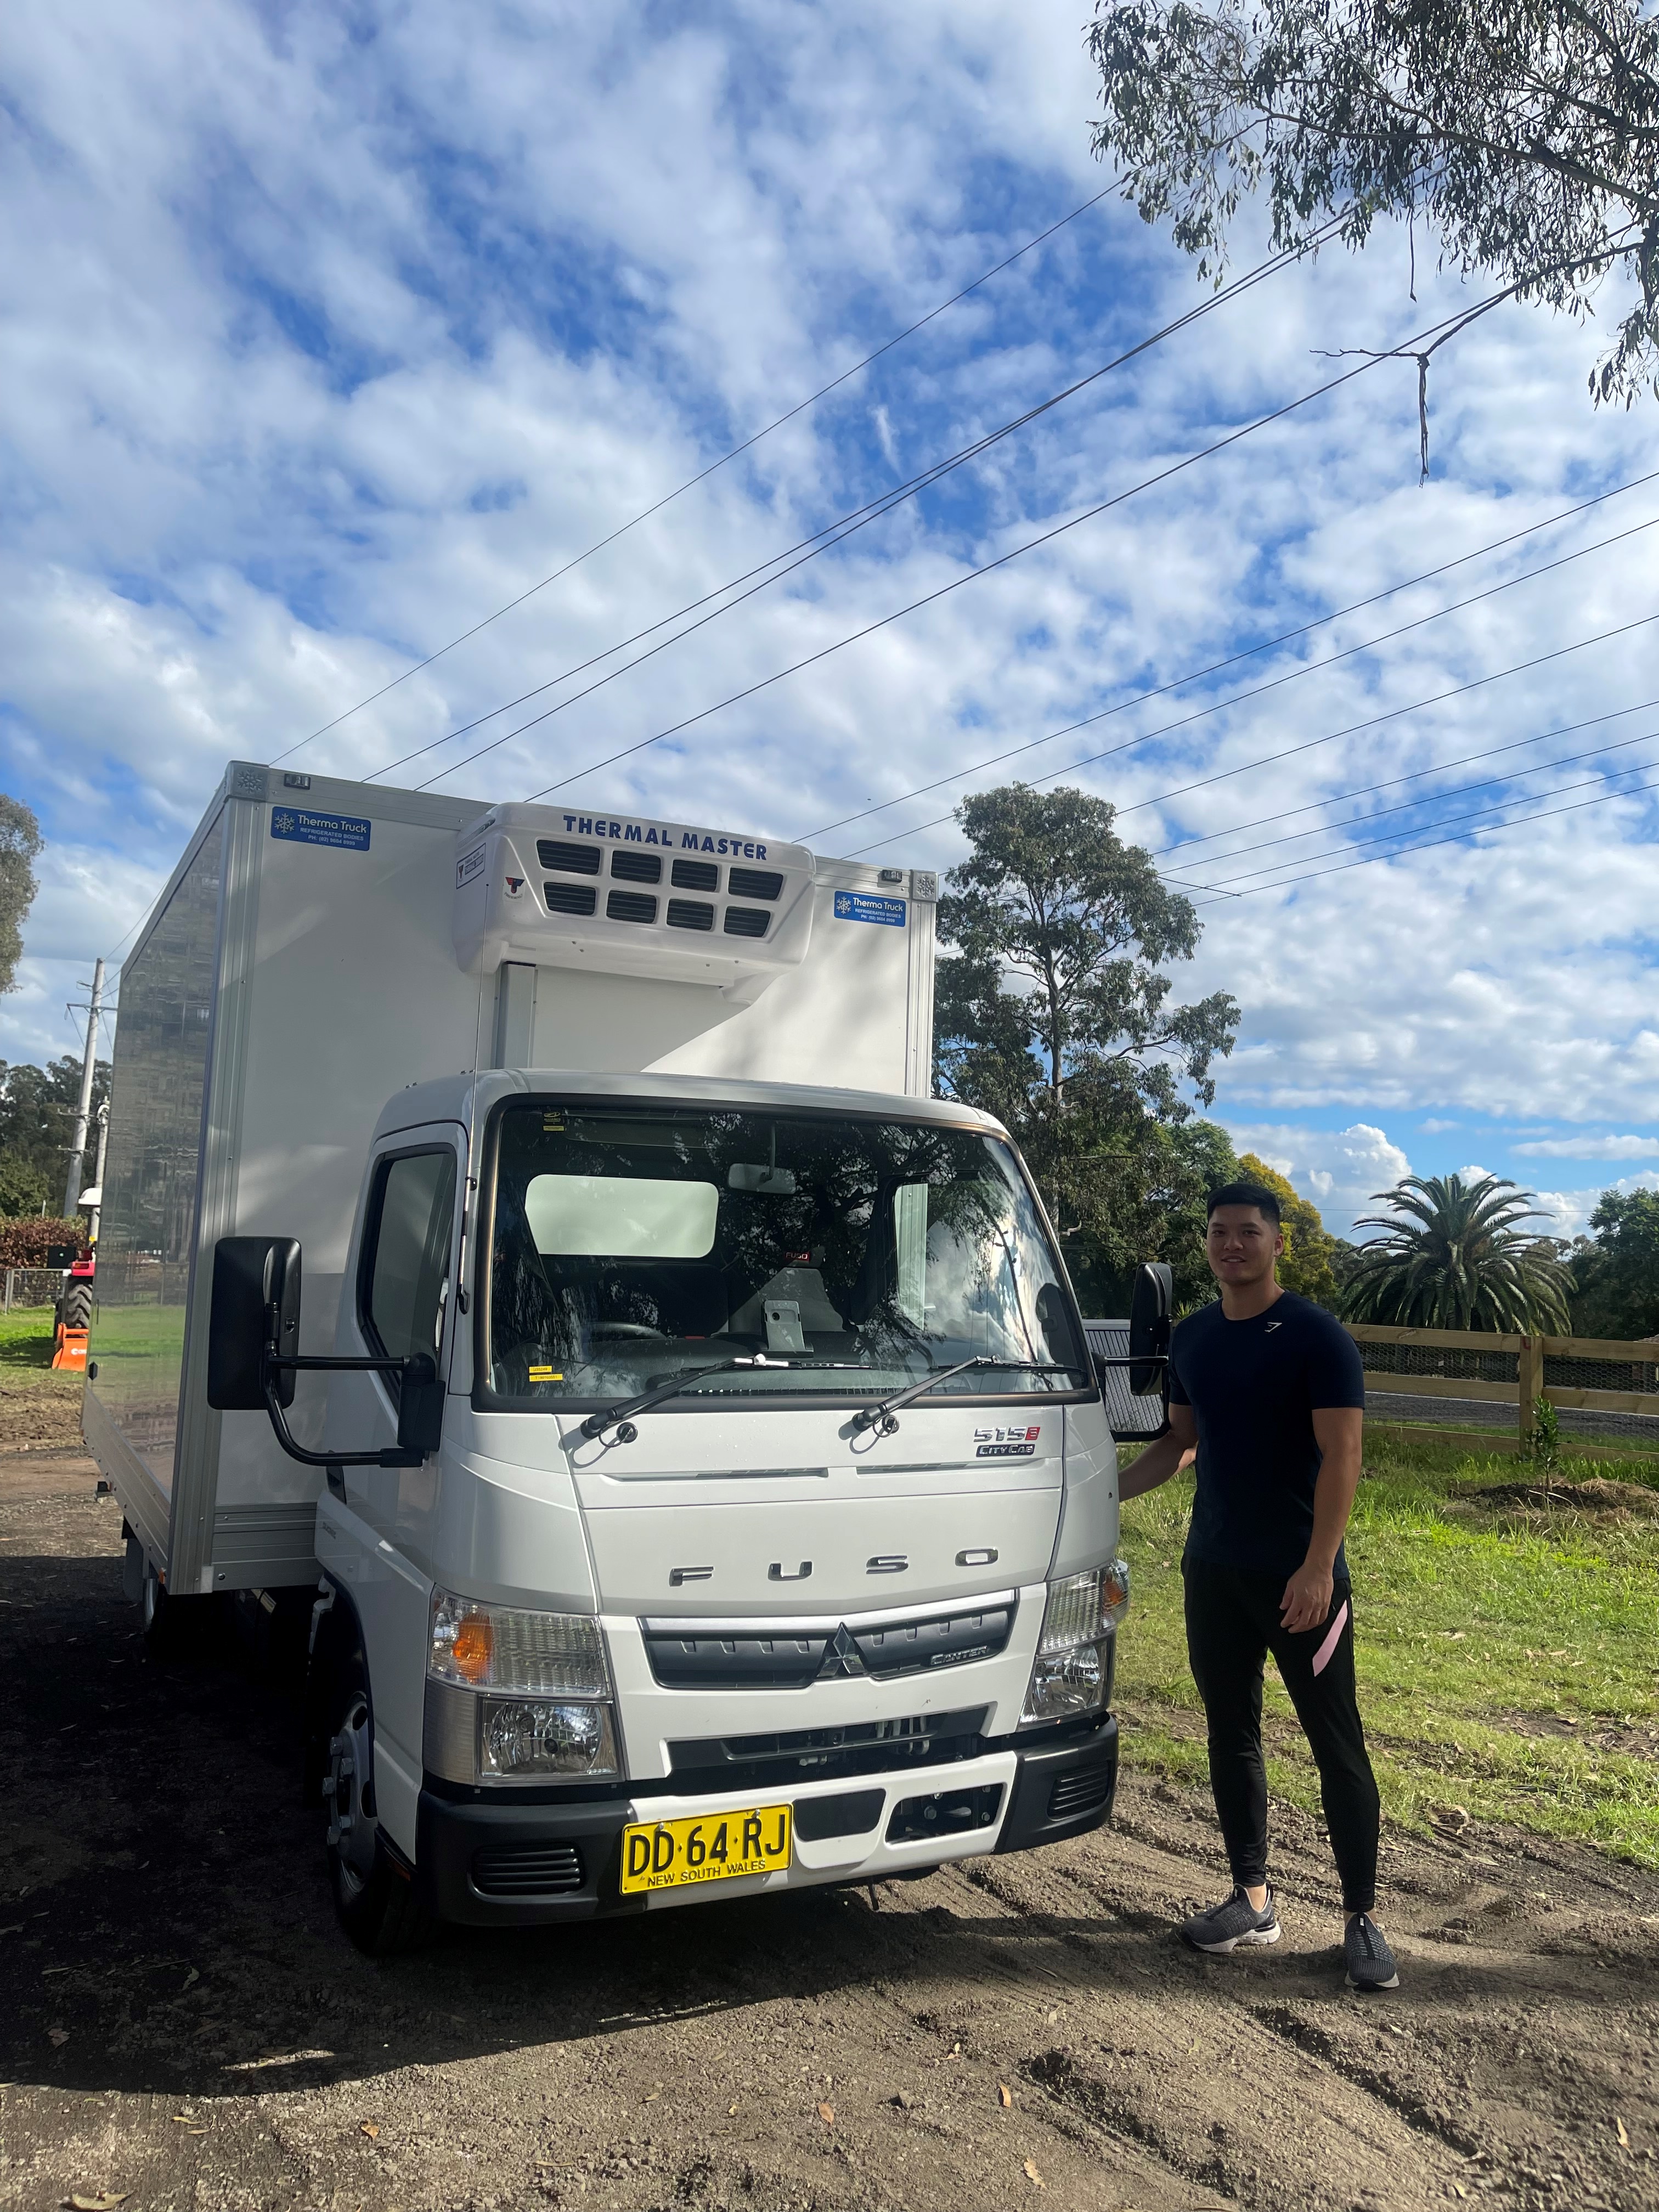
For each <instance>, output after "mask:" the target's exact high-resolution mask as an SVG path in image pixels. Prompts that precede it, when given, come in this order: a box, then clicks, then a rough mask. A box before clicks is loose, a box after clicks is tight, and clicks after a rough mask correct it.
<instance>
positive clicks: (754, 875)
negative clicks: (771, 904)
mask: <svg viewBox="0 0 1659 2212" xmlns="http://www.w3.org/2000/svg"><path fill="white" fill-rule="evenodd" d="M726 889H727V890H729V891H730V892H731V894H732V897H733V898H757V899H775V898H776V896H778V893H779V892H780V891H781V890H782V889H783V878H782V877H781V876H775V875H774V874H773V873H772V872H771V870H770V869H769V868H733V869H732V872H731V874H730V875H729V876H727V878H726Z"/></svg>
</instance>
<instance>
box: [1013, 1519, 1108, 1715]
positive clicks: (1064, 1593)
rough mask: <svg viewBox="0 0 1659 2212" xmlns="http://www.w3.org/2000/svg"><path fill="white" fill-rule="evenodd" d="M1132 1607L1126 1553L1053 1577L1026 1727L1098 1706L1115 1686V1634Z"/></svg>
mask: <svg viewBox="0 0 1659 2212" xmlns="http://www.w3.org/2000/svg"><path fill="white" fill-rule="evenodd" d="M1128 1609H1129V1570H1128V1568H1127V1565H1125V1564H1124V1562H1123V1561H1122V1560H1121V1559H1114V1560H1113V1561H1112V1562H1111V1564H1110V1565H1109V1566H1105V1567H1091V1569H1090V1571H1089V1572H1088V1573H1087V1574H1083V1575H1067V1576H1066V1579H1065V1580H1064V1582H1058V1583H1049V1585H1048V1603H1047V1605H1046V1606H1045V1607H1043V1613H1042V1635H1041V1636H1040V1637H1039V1638H1037V1650H1036V1659H1035V1661H1034V1662H1032V1667H1031V1683H1030V1688H1029V1689H1028V1690H1027V1691H1026V1692H1025V1710H1024V1712H1023V1713H1022V1714H1021V1716H1020V1724H1021V1726H1022V1727H1030V1726H1031V1725H1032V1724H1033V1723H1036V1722H1039V1721H1063V1720H1071V1719H1073V1718H1075V1717H1077V1716H1079V1715H1080V1714H1084V1713H1091V1712H1096V1711H1099V1709H1100V1708H1101V1707H1102V1706H1103V1705H1104V1704H1105V1702H1106V1700H1107V1698H1108V1697H1109V1695H1110V1692H1111V1683H1112V1649H1111V1647H1112V1638H1113V1635H1114V1632H1115V1630H1116V1626H1117V1624H1118V1622H1119V1621H1120V1620H1122V1618H1123V1616H1124V1614H1125V1613H1127V1611H1128Z"/></svg>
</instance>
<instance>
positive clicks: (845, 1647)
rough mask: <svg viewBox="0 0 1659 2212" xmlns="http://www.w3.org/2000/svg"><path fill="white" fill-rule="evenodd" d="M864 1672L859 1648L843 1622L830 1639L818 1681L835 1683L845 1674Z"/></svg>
mask: <svg viewBox="0 0 1659 2212" xmlns="http://www.w3.org/2000/svg"><path fill="white" fill-rule="evenodd" d="M863 1672H864V1661H863V1659H862V1658H861V1657H860V1655H859V1647H858V1645H857V1644H856V1643H854V1640H853V1638H852V1636H851V1635H850V1634H849V1633H848V1627H847V1623H846V1622H845V1621H842V1624H841V1626H840V1627H839V1628H837V1629H836V1632H835V1634H834V1635H833V1636H832V1637H831V1638H830V1639H829V1650H827V1651H826V1652H825V1653H824V1655H823V1666H822V1667H820V1668H818V1680H819V1681H820V1682H834V1681H837V1680H840V1678H841V1677H842V1675H843V1674H863Z"/></svg>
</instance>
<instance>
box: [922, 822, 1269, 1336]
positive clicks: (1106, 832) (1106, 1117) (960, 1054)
mask: <svg viewBox="0 0 1659 2212" xmlns="http://www.w3.org/2000/svg"><path fill="white" fill-rule="evenodd" d="M957 821H958V822H959V823H960V824H961V826H962V828H963V831H964V833H965V834H966V836H967V838H968V841H969V846H970V847H971V848H972V849H971V851H970V854H969V858H968V859H967V860H963V862H962V863H961V864H960V865H959V866H957V867H954V868H952V869H951V871H950V872H949V874H948V875H947V877H946V878H945V886H946V888H945V893H944V895H943V896H942V897H941V898H940V901H939V933H940V937H941V939H942V940H943V941H944V943H945V945H947V946H949V947H950V948H951V950H950V951H948V953H947V954H946V955H945V957H943V958H942V959H941V960H940V962H939V977H938V1000H937V1019H936V1035H937V1037H938V1040H939V1043H938V1052H937V1060H936V1080H937V1083H938V1087H939V1091H940V1092H941V1093H942V1094H943V1095H944V1096H946V1097H957V1098H960V1099H962V1100H963V1102H964V1103H968V1104H970V1105H975V1106H981V1107H983V1108H985V1109H987V1111H989V1112H991V1113H994V1114H995V1115H997V1116H998V1118H999V1119H1000V1121H1004V1122H1005V1123H1006V1125H1007V1127H1009V1128H1010V1129H1011V1130H1012V1132H1013V1133H1014V1135H1015V1136H1016V1138H1017V1139H1018V1141H1019V1143H1020V1146H1021V1147H1022V1149H1023V1150H1024V1152H1025V1155H1026V1158H1027V1159H1028V1160H1029V1161H1030V1165H1031V1168H1032V1171H1033V1173H1034V1174H1035V1175H1036V1178H1037V1182H1038V1184H1039V1187H1040V1188H1041V1189H1042V1194H1043V1198H1044V1200H1045V1202H1046V1203H1047V1204H1048V1208H1049V1211H1050V1212H1051V1214H1052V1216H1053V1218H1054V1223H1055V1225H1056V1227H1057V1228H1058V1229H1059V1231H1060V1235H1061V1237H1062V1240H1063V1241H1064V1242H1065V1243H1066V1248H1067V1256H1068V1259H1069V1260H1070V1261H1072V1263H1073V1272H1074V1273H1078V1274H1079V1276H1080V1277H1084V1276H1087V1275H1088V1274H1090V1273H1091V1272H1092V1273H1096V1274H1097V1275H1099V1276H1102V1277H1110V1276H1113V1275H1115V1274H1119V1273H1121V1271H1122V1270H1123V1269H1124V1267H1127V1265H1129V1264H1131V1263H1132V1262H1133V1261H1134V1260H1136V1259H1138V1258H1142V1257H1159V1256H1169V1257H1170V1258H1172V1259H1174V1258H1177V1257H1178V1258H1179V1259H1180V1260H1181V1261H1182V1267H1183V1269H1184V1268H1185V1267H1186V1266H1187V1262H1188V1261H1189V1260H1190V1259H1191V1257H1192V1255H1189V1254H1188V1252H1187V1249H1186V1246H1187V1243H1189V1242H1190V1241H1191V1240H1190V1238H1188V1237H1186V1236H1185V1235H1184V1233H1177V1226H1178V1225H1180V1224H1181V1223H1182V1222H1185V1226H1186V1227H1187V1228H1190V1226H1191V1224H1190V1221H1186V1216H1188V1215H1189V1214H1190V1213H1191V1212H1192V1211H1193V1209H1194V1206H1195V1205H1196V1204H1197V1203H1198V1202H1200V1200H1201V1197H1202V1192H1203V1188H1204V1186H1205V1184H1206V1182H1208V1181H1209V1180H1211V1179H1212V1176H1213V1175H1214V1174H1215V1172H1216V1170H1218V1168H1224V1169H1225V1164H1227V1163H1228V1162H1230V1161H1231V1146H1228V1145H1227V1144H1226V1142H1225V1137H1222V1136H1221V1133H1220V1132H1219V1131H1215V1130H1213V1128H1212V1125H1210V1124H1207V1123H1204V1122H1200V1121H1194V1120H1193V1119H1192V1106H1191V1104H1190V1103H1189V1102H1188V1096H1187V1093H1188V1092H1190V1094H1191V1096H1192V1097H1194V1098H1196V1100H1197V1101H1198V1102H1199V1103H1200V1104H1203V1105H1206V1106H1207V1105H1208V1104H1209V1103H1210V1102H1211V1101H1212V1098H1213V1097H1214V1096H1215V1083H1214V1079H1213V1076H1212V1067H1213V1064H1214V1062H1215V1061H1216V1060H1217V1059H1218V1058H1221V1057H1225V1054H1228V1053H1230V1052H1231V1050H1232V1046H1233V1038H1234V1036H1235V1033H1236V1031H1237V1026H1238V1007H1237V1005H1236V1003H1235V1002H1234V1000H1232V999H1231V997H1230V996H1229V995H1228V994H1227V993H1225V991H1217V992H1213V993H1212V994H1211V995H1210V996H1209V997H1208V998H1206V999H1202V1000H1198V1001H1196V1002H1195V1003H1194V1004H1192V1005H1187V1006H1182V1005H1178V1004H1176V1003H1175V1002H1174V1001H1173V999H1172V995H1171V994H1172V988H1173V986H1172V983H1171V980H1170V976H1169V975H1167V974H1165V973H1164V968H1165V966H1166V964H1167V963H1170V962H1173V961H1177V960H1189V959H1190V958H1191V957H1192V956H1193V953H1194V950H1195V949H1196V946H1197V944H1198V938H1199V922H1198V917H1197V915H1195V913H1194V910H1193V907H1192V904H1191V902H1190V901H1189V900H1188V899H1186V898H1184V897H1182V896H1181V894H1180V893H1179V892H1176V891H1172V890H1170V889H1169V888H1168V886H1167V885H1166V884H1164V883H1162V882H1161V881H1160V880H1159V878H1158V872H1157V871H1156V870H1155V869H1154V867H1153V866H1152V860H1151V859H1150V858H1149V856H1148V855H1147V854H1146V853H1145V852H1143V851H1142V850H1141V849H1140V848H1139V846H1135V845H1127V844H1125V843H1124V842H1123V841H1122V840H1121V838H1120V837H1119V836H1118V835H1117V833H1116V830H1115V827H1114V822H1115V810H1114V809H1113V807H1112V806H1111V805H1109V803H1108V802H1107V801H1106V800H1104V799H1096V798H1093V797H1091V795H1090V794H1089V793H1085V792H1082V791H1078V790H1074V789H1070V788H1066V787H1062V788H1060V789H1059V790H1056V791H1051V792H1036V791H1032V790H1030V789H1029V788H1027V787H1025V786H1024V785H1021V784H1011V785H1006V786H1004V787H1002V788H1001V789H999V790H995V791H987V792H981V793H978V794H976V795H975V796H974V797H972V798H969V799H965V800H964V801H963V805H961V806H960V807H959V808H958V809H957ZM1214 1139H1220V1143H1219V1146H1218V1145H1217V1144H1216V1142H1215V1141H1214ZM1224 1152H1225V1156H1226V1157H1225V1161H1224V1160H1223V1158H1222V1157H1221V1155H1222V1154H1223V1153H1224ZM1172 1243H1173V1244H1174V1245H1176V1246H1177V1247H1178V1248H1179V1249H1178V1250H1174V1249H1169V1248H1170V1246H1171V1245H1172ZM1079 1287H1080V1288H1081V1287H1083V1285H1082V1283H1081V1282H1080V1284H1079ZM1086 1297H1087V1292H1086V1291H1085V1301H1086Z"/></svg>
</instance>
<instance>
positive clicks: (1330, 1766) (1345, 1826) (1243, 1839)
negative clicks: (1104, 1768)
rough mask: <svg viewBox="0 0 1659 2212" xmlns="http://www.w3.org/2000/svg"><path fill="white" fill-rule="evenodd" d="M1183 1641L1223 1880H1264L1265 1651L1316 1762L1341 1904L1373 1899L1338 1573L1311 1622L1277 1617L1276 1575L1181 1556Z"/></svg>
mask: <svg viewBox="0 0 1659 2212" xmlns="http://www.w3.org/2000/svg"><path fill="white" fill-rule="evenodd" d="M1182 1574H1183V1575H1184V1577H1185V1578H1186V1584H1187V1651H1188V1656H1189V1658H1190V1659H1191V1661H1192V1668H1193V1680H1194V1681H1195V1682H1196V1683H1197V1685H1198V1694H1199V1696H1200V1698H1202V1699H1203V1700H1204V1712H1205V1717H1206V1719H1207V1720H1208V1722H1209V1726H1210V1786H1211V1788H1212V1790H1214V1792H1215V1809H1216V1814H1217V1816H1218V1819H1219V1820H1220V1822H1221V1832H1222V1835H1223V1837H1224V1838H1225V1841H1226V1845H1227V1856H1228V1858H1229V1859H1230V1860H1231V1863H1232V1869H1233V1880H1234V1881H1236V1882H1237V1883H1238V1884H1239V1885H1240V1886H1241V1887H1255V1885H1256V1884H1257V1883H1259V1882H1264V1881H1266V1880H1267V1771H1266V1769H1265V1768H1264V1767H1263V1765H1262V1760H1261V1668H1262V1662H1263V1660H1264V1659H1265V1657H1266V1656H1267V1653H1268V1652H1269V1651H1271V1652H1272V1653H1273V1659H1274V1662H1275V1663H1276V1664H1277V1666H1278V1668H1279V1674H1280V1677H1281V1678H1282V1680H1283V1681H1284V1684H1285V1689H1286V1690H1287V1691H1288V1692H1290V1698H1291V1704H1292V1705H1294V1706H1295V1707H1296V1716H1297V1719H1298V1720H1299V1721H1300V1722H1301V1723H1302V1731H1303V1734H1304V1735H1305V1736H1306V1737H1307V1739H1308V1741H1309V1744H1310V1746H1311V1747H1312V1750H1313V1755H1314V1759H1315V1761H1316V1764H1317V1765H1318V1768H1319V1784H1320V1790H1321V1793H1322V1796H1323V1799H1324V1805H1325V1823H1326V1826H1328V1828H1329V1830H1330V1832H1331V1850H1332V1851H1333V1852H1334V1855H1335V1858H1336V1870H1337V1872H1338V1874H1339V1875H1340V1876H1341V1879H1342V1903H1343V1906H1344V1909H1345V1910H1346V1911H1349V1912H1369V1911H1370V1910H1371V1909H1372V1907H1373V1906H1374V1905H1375V1904H1376V1835H1377V1826H1378V1823H1379V1820H1380V1808H1379V1805H1378V1801H1377V1795H1376V1778H1375V1777H1374V1776H1373V1774H1372V1772H1371V1763H1370V1759H1368V1758H1367V1757H1366V1754H1365V1733H1364V1729H1362V1728H1361V1726H1360V1724H1359V1705H1358V1699H1357V1697H1356V1695H1355V1692H1354V1678H1353V1598H1352V1591H1351V1589H1350V1588H1349V1586H1348V1584H1347V1583H1338V1584H1337V1585H1336V1589H1335V1591H1334V1595H1333V1596H1332V1599H1331V1610H1330V1612H1329V1613H1328V1615H1327V1617H1326V1619H1325V1620H1324V1621H1323V1622H1322V1624H1321V1626H1319V1627H1317V1628H1310V1629H1306V1630H1304V1631H1303V1632H1301V1633H1300V1634H1298V1635H1292V1634H1291V1632H1290V1631H1289V1630H1288V1629H1286V1628H1285V1626H1283V1624H1282V1623H1281V1621H1280V1620H1279V1601H1280V1599H1281V1598H1282V1597H1283V1595H1284V1594H1285V1579H1286V1578H1285V1577H1284V1576H1283V1575H1263V1574H1256V1573H1253V1572H1251V1571H1249V1570H1248V1569H1246V1568H1243V1567H1217V1566H1211V1565H1207V1564H1206V1562H1205V1561H1203V1560H1201V1559H1191V1560H1188V1561H1186V1562H1185V1563H1184V1564H1183V1565H1182Z"/></svg>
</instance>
